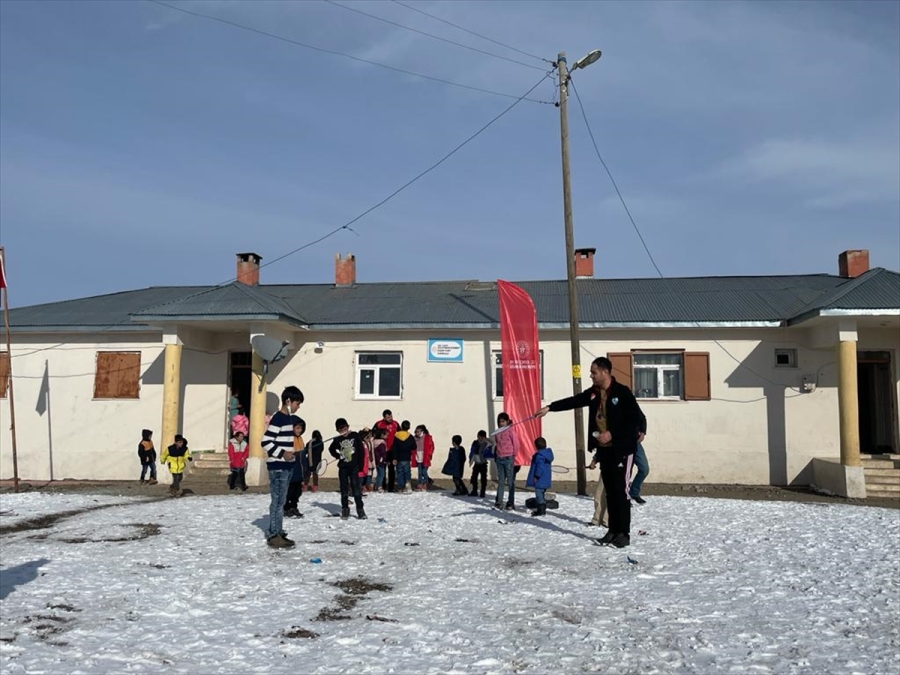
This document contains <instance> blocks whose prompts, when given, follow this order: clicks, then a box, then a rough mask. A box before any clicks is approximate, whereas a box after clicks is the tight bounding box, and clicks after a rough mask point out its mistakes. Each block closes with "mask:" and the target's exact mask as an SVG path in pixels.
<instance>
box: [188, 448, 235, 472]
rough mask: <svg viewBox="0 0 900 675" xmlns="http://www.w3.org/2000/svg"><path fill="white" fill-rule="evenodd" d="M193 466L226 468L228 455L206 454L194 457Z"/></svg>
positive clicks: (222, 453)
mask: <svg viewBox="0 0 900 675" xmlns="http://www.w3.org/2000/svg"><path fill="white" fill-rule="evenodd" d="M193 460H194V461H193V465H194V466H196V467H202V468H206V467H210V468H216V469H219V468H223V467H224V468H226V469H227V468H228V467H229V460H228V454H227V453H224V452H206V453H203V454H202V455H194V458H193Z"/></svg>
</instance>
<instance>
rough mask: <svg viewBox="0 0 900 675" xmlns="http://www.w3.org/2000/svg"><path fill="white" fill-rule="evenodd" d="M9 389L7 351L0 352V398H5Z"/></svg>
mask: <svg viewBox="0 0 900 675" xmlns="http://www.w3.org/2000/svg"><path fill="white" fill-rule="evenodd" d="M7 389H9V352H0V398H6V391H7Z"/></svg>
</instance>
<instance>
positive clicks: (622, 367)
mask: <svg viewBox="0 0 900 675" xmlns="http://www.w3.org/2000/svg"><path fill="white" fill-rule="evenodd" d="M606 358H608V359H609V360H610V361H612V367H613V369H612V374H613V377H614V378H616V381H617V382H618V383H619V384H624V385H625V386H626V387H628V388H629V389H631V382H632V380H633V379H634V377H633V375H632V372H633V370H634V360H633V359H632V357H631V352H618V353H615V354H607V355H606Z"/></svg>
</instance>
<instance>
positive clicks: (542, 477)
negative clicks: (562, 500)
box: [525, 436, 553, 516]
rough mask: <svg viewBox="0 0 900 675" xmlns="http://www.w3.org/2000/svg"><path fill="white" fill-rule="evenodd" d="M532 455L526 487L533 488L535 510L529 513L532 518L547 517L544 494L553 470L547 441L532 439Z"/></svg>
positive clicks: (548, 486)
mask: <svg viewBox="0 0 900 675" xmlns="http://www.w3.org/2000/svg"><path fill="white" fill-rule="evenodd" d="M534 449H535V452H534V455H533V456H532V458H531V469H530V470H529V471H528V479H527V480H526V481H525V486H526V487H533V488H534V499H535V502H536V503H537V508H536V509H535V510H534V511H532V512H531V515H533V516H545V515H547V501H546V500H545V499H544V493H545V492H546V491H547V490H549V489H550V484H551V475H550V474H551V473H552V469H553V450H551V449H550V448H548V447H547V441H546V440H544V438H543V437H541V436H539V437H538V438H535V439H534Z"/></svg>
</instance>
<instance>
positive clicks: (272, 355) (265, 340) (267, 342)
mask: <svg viewBox="0 0 900 675" xmlns="http://www.w3.org/2000/svg"><path fill="white" fill-rule="evenodd" d="M289 344H291V342H290V340H281V341H279V340H276V339H274V338H270V337H268V336H266V335H254V336H253V337H252V338H251V339H250V346H251V347H252V348H253V351H255V352H256V353H257V354H259V358H261V359H262V362H263V378H261V379H260V382H259V389H260V391H262V386H263V382H264V381H265V379H264V378H265V376H266V375H268V374H269V364H270V363H276V362H278V361H281V360H282V359H283V358H285V357H286V356H287V346H288V345H289Z"/></svg>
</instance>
